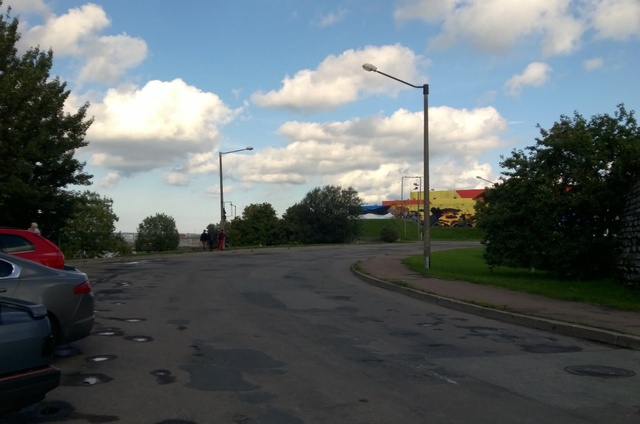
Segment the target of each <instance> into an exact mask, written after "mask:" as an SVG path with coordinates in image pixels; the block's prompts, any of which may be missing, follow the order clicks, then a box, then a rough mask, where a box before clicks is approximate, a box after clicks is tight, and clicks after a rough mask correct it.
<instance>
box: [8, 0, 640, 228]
mask: <svg viewBox="0 0 640 424" xmlns="http://www.w3.org/2000/svg"><path fill="white" fill-rule="evenodd" d="M7 6H11V8H12V12H11V14H12V16H17V17H18V18H19V19H20V23H21V26H20V31H21V33H22V39H21V42H20V46H19V47H20V49H21V50H22V51H24V49H26V48H28V47H32V46H40V47H41V48H43V49H48V48H52V49H53V53H54V68H53V70H52V76H59V77H60V78H61V79H62V80H64V81H66V82H67V84H68V88H69V89H70V90H71V96H70V97H69V100H68V102H67V108H68V110H69V111H74V110H77V108H78V107H79V106H80V105H82V104H84V103H86V102H89V103H90V105H91V106H90V108H89V115H90V116H93V117H94V119H95V121H94V124H93V125H92V127H91V128H90V130H89V132H88V133H87V141H89V146H88V147H86V148H83V149H81V150H79V151H78V152H77V157H78V159H80V160H82V161H85V162H86V163H87V165H86V168H85V170H86V171H87V172H89V173H91V174H93V175H94V178H93V185H91V186H89V187H82V188H80V189H83V190H84V189H89V190H91V191H95V192H97V193H99V194H101V195H102V196H106V197H108V198H110V199H113V201H114V211H115V212H116V214H117V215H118V216H119V218H120V220H119V222H118V223H117V224H116V228H117V229H118V230H120V231H125V232H128V231H135V230H136V229H137V226H138V224H139V223H140V222H141V221H142V220H143V219H144V218H146V217H148V216H152V215H155V214H156V213H165V214H167V215H170V216H172V217H173V218H174V219H175V220H176V223H177V225H178V229H179V231H181V232H196V233H199V232H200V231H202V228H204V227H205V226H206V225H207V224H209V223H217V222H219V220H220V184H219V167H218V162H219V155H218V153H219V152H228V151H232V150H236V149H242V148H244V147H246V146H252V147H253V148H254V149H253V150H252V151H242V152H238V153H230V154H226V155H223V175H224V200H225V201H229V202H232V203H233V205H234V206H235V211H236V212H237V214H238V215H241V213H242V210H243V208H244V207H246V206H247V205H249V204H253V203H270V204H272V205H273V207H274V208H275V209H276V211H277V213H278V215H279V216H281V215H282V214H283V213H284V212H285V211H286V209H287V208H288V207H290V206H292V205H294V204H295V203H297V202H299V201H301V200H302V199H303V197H304V196H305V194H306V193H307V192H309V191H310V190H311V189H313V188H315V187H319V186H324V185H327V184H331V185H339V186H342V187H345V188H346V187H349V186H351V187H353V188H355V189H356V190H357V191H358V192H359V194H360V196H361V197H362V198H363V199H364V200H365V202H366V204H370V205H374V204H379V203H381V202H382V201H383V200H390V199H399V198H400V193H401V181H402V178H401V177H402V176H406V175H422V173H423V161H422V158H423V131H422V128H423V96H422V90H421V89H415V88H411V87H408V86H406V85H404V84H401V83H399V82H396V81H394V80H392V79H389V78H387V77H385V76H383V75H381V74H377V73H374V72H366V71H364V70H363V68H362V64H364V63H372V64H374V65H375V66H377V67H378V69H379V70H380V71H382V72H384V73H387V74H390V75H393V76H395V77H397V78H400V79H402V80H405V81H407V82H410V83H412V84H414V85H419V86H421V85H422V84H425V83H428V84H429V87H430V94H429V143H430V149H429V154H430V161H429V162H430V188H432V189H454V188H455V189H467V188H481V187H483V186H484V185H485V184H486V183H485V182H483V181H481V180H479V179H477V178H476V176H481V177H482V178H485V179H488V180H491V181H495V180H496V179H497V178H498V176H499V175H500V167H499V162H500V156H501V155H505V156H509V155H510V152H511V151H512V150H513V149H522V148H525V147H526V146H530V145H534V144H535V139H536V137H537V136H538V134H539V131H538V129H537V128H536V125H537V124H540V125H541V126H542V127H543V128H549V127H550V126H551V125H552V124H553V123H554V122H556V121H558V120H559V118H560V116H561V115H563V114H564V115H572V114H573V113H574V111H577V112H579V113H580V114H582V115H583V116H585V117H587V118H589V117H591V116H593V115H596V114H603V113H608V114H612V113H613V112H614V111H615V110H616V107H617V105H618V104H620V103H624V104H625V106H626V108H627V109H628V110H635V111H638V110H639V104H640V78H638V73H639V71H640V54H639V53H640V0H544V1H543V0H535V1H534V0H527V1H517V2H516V1H513V0H396V1H391V0H342V1H338V0H325V1H323V2H310V1H300V0H242V1H232V2H220V1H211V0H191V1H184V2H178V3H177V2H175V1H166V0H135V1H124V0H109V1H107V0H102V1H94V2H91V3H89V2H84V1H76V0H65V1H61V0H57V1H49V0H4V5H3V7H2V9H3V10H5V11H6V8H7ZM405 184H409V180H405ZM409 189H410V186H408V185H407V187H405V188H404V192H405V195H406V193H407V192H408V190H409ZM405 197H406V196H405ZM233 210H234V209H233V208H231V207H230V205H228V206H227V214H228V216H229V217H232V215H233V214H232V212H233Z"/></svg>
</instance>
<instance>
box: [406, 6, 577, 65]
mask: <svg viewBox="0 0 640 424" xmlns="http://www.w3.org/2000/svg"><path fill="white" fill-rule="evenodd" d="M571 5H572V2H571V1H570V0H546V1H513V0H467V1H464V2H462V1H456V0H405V1H403V2H401V3H400V7H398V8H397V9H396V11H395V13H394V16H395V18H396V20H397V21H398V22H404V21H408V20H412V19H421V20H424V21H426V22H428V23H431V24H434V23H441V25H442V27H441V32H440V33H439V34H438V35H436V36H435V37H433V38H431V39H430V40H429V43H430V45H431V46H432V47H436V48H447V47H451V46H453V45H454V44H458V43H469V44H471V45H473V46H474V47H477V48H481V49H483V50H486V51H490V52H493V53H503V52H505V51H506V50H508V49H511V48H513V47H514V46H516V45H517V44H518V43H520V42H522V41H524V40H525V39H526V38H527V37H535V38H539V37H542V51H543V53H544V54H546V55H551V54H567V53H570V52H572V51H574V50H575V49H577V47H578V46H579V42H580V38H581V37H582V35H583V33H584V31H585V29H586V18H584V17H576V13H575V12H574V11H573V10H571ZM578 9H579V8H578Z"/></svg>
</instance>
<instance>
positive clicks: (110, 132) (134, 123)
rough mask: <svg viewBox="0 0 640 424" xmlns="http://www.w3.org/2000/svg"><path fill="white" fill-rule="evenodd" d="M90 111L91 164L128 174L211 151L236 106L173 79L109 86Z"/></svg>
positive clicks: (231, 117) (88, 137)
mask: <svg viewBox="0 0 640 424" xmlns="http://www.w3.org/2000/svg"><path fill="white" fill-rule="evenodd" d="M90 112H91V113H93V115H94V117H95V121H94V123H93V125H92V126H91V127H90V129H89V131H88V133H87V139H88V140H89V141H90V144H89V146H88V147H87V148H86V151H88V152H90V153H91V154H92V157H91V159H90V163H91V164H92V165H96V166H102V167H106V168H109V169H113V170H117V171H120V172H123V173H125V174H131V173H135V172H141V171H148V170H151V169H154V168H162V167H166V166H169V165H171V164H173V163H174V162H175V161H176V160H186V159H187V158H188V157H189V155H190V154H197V153H203V152H206V151H209V150H211V149H213V145H214V143H215V142H216V141H218V140H219V138H220V127H221V126H224V125H225V124H227V123H229V122H230V121H231V120H232V119H234V118H235V117H236V116H237V114H238V113H240V110H232V109H230V108H229V107H228V106H227V105H225V104H224V103H223V102H222V101H221V100H220V98H219V97H218V96H217V95H215V94H213V93H206V92H203V91H201V90H199V89H197V88H195V87H193V86H189V85H187V84H186V83H185V82H184V81H182V80H180V79H176V80H173V81H170V82H162V81H150V82H148V83H147V84H146V85H145V86H144V87H142V88H137V87H134V86H127V87H120V88H117V89H115V88H114V89H111V90H109V91H107V93H106V95H105V96H104V98H103V99H102V101H101V102H100V103H98V104H96V103H94V104H92V106H91V109H90ZM174 181H175V180H174Z"/></svg>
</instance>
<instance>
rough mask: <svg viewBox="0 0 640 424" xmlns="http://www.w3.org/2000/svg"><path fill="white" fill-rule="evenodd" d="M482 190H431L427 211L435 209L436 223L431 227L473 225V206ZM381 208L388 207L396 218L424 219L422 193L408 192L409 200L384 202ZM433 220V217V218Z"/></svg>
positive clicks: (480, 195)
mask: <svg viewBox="0 0 640 424" xmlns="http://www.w3.org/2000/svg"><path fill="white" fill-rule="evenodd" d="M482 193H484V189H469V190H431V191H429V199H428V201H429V205H428V207H427V210H431V209H432V208H435V209H436V216H437V215H439V216H437V221H435V222H434V223H433V224H432V225H437V226H441V227H460V226H469V225H473V223H474V216H475V204H476V202H477V201H478V198H481V197H482ZM382 205H383V206H389V213H391V214H392V215H393V216H395V217H396V218H402V217H406V216H416V215H417V214H420V219H421V220H422V219H424V209H425V208H424V205H425V198H424V192H422V193H419V192H413V191H412V192H410V198H409V199H403V200H402V199H401V200H385V201H383V202H382ZM433 219H434V220H435V217H434V218H433Z"/></svg>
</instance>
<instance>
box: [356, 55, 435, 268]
mask: <svg viewBox="0 0 640 424" xmlns="http://www.w3.org/2000/svg"><path fill="white" fill-rule="evenodd" d="M362 68H363V69H364V70H365V71H368V72H377V73H379V74H382V75H384V76H385V77H388V78H391V79H394V80H396V81H398V82H401V83H403V84H406V85H408V86H410V87H413V88H422V95H423V97H424V132H423V134H424V152H423V153H424V160H423V161H424V191H425V193H428V192H429V84H423V85H413V84H410V83H408V82H406V81H403V80H401V79H399V78H396V77H394V76H391V75H389V74H385V73H384V72H380V71H379V70H378V68H377V67H375V66H374V65H372V64H370V63H365V64H364V65H362ZM425 197H426V196H425ZM424 209H425V210H424V237H423V262H424V267H425V268H426V269H429V268H430V267H431V235H430V234H429V229H430V226H431V222H430V221H431V219H430V218H429V212H428V211H427V209H428V204H427V202H426V200H425V207H424Z"/></svg>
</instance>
